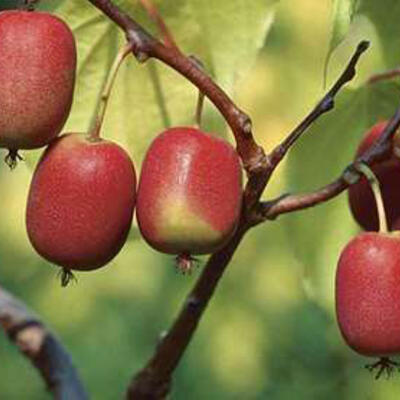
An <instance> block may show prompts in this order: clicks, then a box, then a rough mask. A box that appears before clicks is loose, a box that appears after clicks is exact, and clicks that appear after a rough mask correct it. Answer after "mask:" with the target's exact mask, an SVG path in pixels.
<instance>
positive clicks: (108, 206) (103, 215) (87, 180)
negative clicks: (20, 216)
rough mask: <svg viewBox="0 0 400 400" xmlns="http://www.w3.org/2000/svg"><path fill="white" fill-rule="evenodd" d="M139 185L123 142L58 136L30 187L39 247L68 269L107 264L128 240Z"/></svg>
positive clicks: (31, 223) (30, 224)
mask: <svg viewBox="0 0 400 400" xmlns="http://www.w3.org/2000/svg"><path fill="white" fill-rule="evenodd" d="M135 189H136V176H135V170H134V166H133V164H132V161H131V159H130V158H129V156H128V154H127V153H126V152H125V151H124V150H123V149H122V148H121V147H120V146H118V145H117V144H115V143H112V142H110V141H106V140H101V139H98V141H89V140H88V139H87V138H86V137H85V136H83V135H80V134H76V133H74V134H67V135H62V136H60V137H58V138H57V139H56V140H55V141H54V142H52V144H51V145H50V146H49V147H48V148H47V149H46V151H45V153H44V154H43V156H42V158H41V160H40V162H39V164H38V166H37V168H36V170H35V173H34V175H33V179H32V182H31V186H30V191H29V197H28V203H27V210H26V226H27V231H28V236H29V239H30V241H31V243H32V245H33V247H34V248H35V249H36V251H37V252H38V253H39V254H40V255H41V256H43V257H44V258H46V259H47V260H49V261H50V262H53V263H55V264H57V265H60V266H62V267H65V268H67V269H76V270H91V269H96V268H99V267H101V266H103V265H105V264H106V263H108V262H109V261H110V260H111V259H112V258H113V257H115V255H116V254H117V253H118V252H119V251H120V249H121V247H122V246H123V244H124V243H125V240H126V237H127V235H128V231H129V228H130V226H131V223H132V215H133V210H134V206H135V199H136V197H135V196H136V192H135Z"/></svg>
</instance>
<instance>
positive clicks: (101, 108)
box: [89, 43, 132, 140]
mask: <svg viewBox="0 0 400 400" xmlns="http://www.w3.org/2000/svg"><path fill="white" fill-rule="evenodd" d="M131 51H132V45H131V43H127V44H126V45H125V46H124V47H123V48H121V50H120V51H119V52H118V54H117V56H116V57H115V60H114V63H113V65H112V66H111V69H110V72H109V74H108V77H107V81H106V84H105V86H104V89H103V91H102V93H101V97H100V102H99V105H98V108H97V113H96V119H95V121H94V127H93V128H92V129H91V130H90V133H89V137H90V138H91V139H94V140H97V139H98V138H99V137H100V131H101V127H102V125H103V122H104V116H105V114H106V110H107V105H108V101H109V99H110V94H111V90H112V88H113V85H114V82H115V78H116V77H117V73H118V71H119V68H120V67H121V65H122V63H123V61H124V60H125V58H126V56H127V55H128V54H129V53H130V52H131Z"/></svg>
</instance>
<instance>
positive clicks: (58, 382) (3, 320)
mask: <svg viewBox="0 0 400 400" xmlns="http://www.w3.org/2000/svg"><path fill="white" fill-rule="evenodd" d="M0 326H1V327H2V328H3V330H4V331H5V333H6V334H7V335H8V337H9V339H10V340H11V341H12V342H13V343H14V344H15V345H16V346H17V347H18V349H19V350H20V351H21V352H22V353H23V354H24V355H25V356H26V357H27V358H29V360H30V361H31V362H32V364H33V365H34V366H35V367H36V368H37V369H38V371H39V372H40V374H41V375H42V377H43V379H44V381H45V382H46V385H47V388H48V390H49V391H50V392H51V393H52V395H53V397H54V398H55V399H58V400H70V399H74V400H86V399H88V396H87V395H86V392H85V390H84V388H83V386H82V383H81V381H80V379H79V377H78V373H77V371H76V370H75V367H74V366H73V364H72V361H71V358H70V356H69V355H68V353H67V352H66V350H65V349H64V348H63V346H62V345H61V344H60V343H59V341H58V340H57V338H56V337H55V336H54V335H53V334H52V333H50V332H49V331H48V330H47V329H46V327H45V326H44V325H43V324H42V323H41V322H40V321H39V320H38V318H37V317H36V316H35V315H33V314H32V313H31V312H29V311H28V310H27V309H26V307H25V306H24V305H23V304H22V303H21V302H20V301H19V300H17V299H16V298H15V297H13V296H12V295H11V294H10V293H8V292H6V291H5V290H4V289H2V288H1V287H0Z"/></svg>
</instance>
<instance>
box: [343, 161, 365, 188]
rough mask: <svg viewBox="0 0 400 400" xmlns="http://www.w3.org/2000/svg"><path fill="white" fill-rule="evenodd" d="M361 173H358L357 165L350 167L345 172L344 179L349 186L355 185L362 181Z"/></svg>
mask: <svg viewBox="0 0 400 400" xmlns="http://www.w3.org/2000/svg"><path fill="white" fill-rule="evenodd" d="M360 177H361V176H360V173H359V172H358V171H357V168H356V167H355V164H351V165H349V166H348V167H347V168H346V169H345V170H344V172H343V174H342V178H343V180H344V181H345V182H346V183H347V184H348V185H354V184H355V183H357V182H358V181H359V180H360Z"/></svg>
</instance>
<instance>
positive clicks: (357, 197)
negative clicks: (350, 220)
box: [348, 121, 400, 231]
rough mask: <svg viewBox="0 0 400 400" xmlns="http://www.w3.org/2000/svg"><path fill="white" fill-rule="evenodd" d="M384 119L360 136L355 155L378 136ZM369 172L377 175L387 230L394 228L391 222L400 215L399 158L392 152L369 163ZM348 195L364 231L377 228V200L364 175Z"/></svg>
mask: <svg viewBox="0 0 400 400" xmlns="http://www.w3.org/2000/svg"><path fill="white" fill-rule="evenodd" d="M386 125H387V121H383V122H379V123H377V124H376V125H374V126H373V127H372V128H371V129H370V130H369V131H368V132H367V133H366V134H365V136H364V138H363V139H362V141H361V143H360V146H359V147H358V150H357V153H356V158H357V157H358V156H360V155H361V154H362V153H363V152H364V151H365V150H366V149H367V148H369V147H370V146H372V144H373V143H374V141H375V140H376V139H377V138H378V137H379V136H380V135H381V133H382V132H383V129H384V128H385V126H386ZM372 171H373V172H374V173H375V175H376V176H377V178H378V180H379V182H380V186H381V191H382V197H383V202H384V205H385V210H386V214H387V222H388V226H389V229H390V230H393V222H394V221H395V220H396V219H398V218H399V217H400V160H399V159H398V158H396V157H395V156H394V155H393V156H392V157H391V158H390V159H389V160H386V161H383V162H381V163H379V164H375V165H373V166H372ZM348 198H349V204H350V209H351V212H352V214H353V216H354V218H355V220H356V221H357V222H358V223H359V225H361V227H362V228H363V229H364V230H366V231H378V230H379V222H378V214H377V210H376V203H375V199H374V196H373V193H372V190H371V188H370V185H369V184H368V182H367V180H366V178H365V177H362V178H361V179H360V181H359V182H358V183H356V184H354V185H352V186H350V188H349V190H348Z"/></svg>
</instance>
